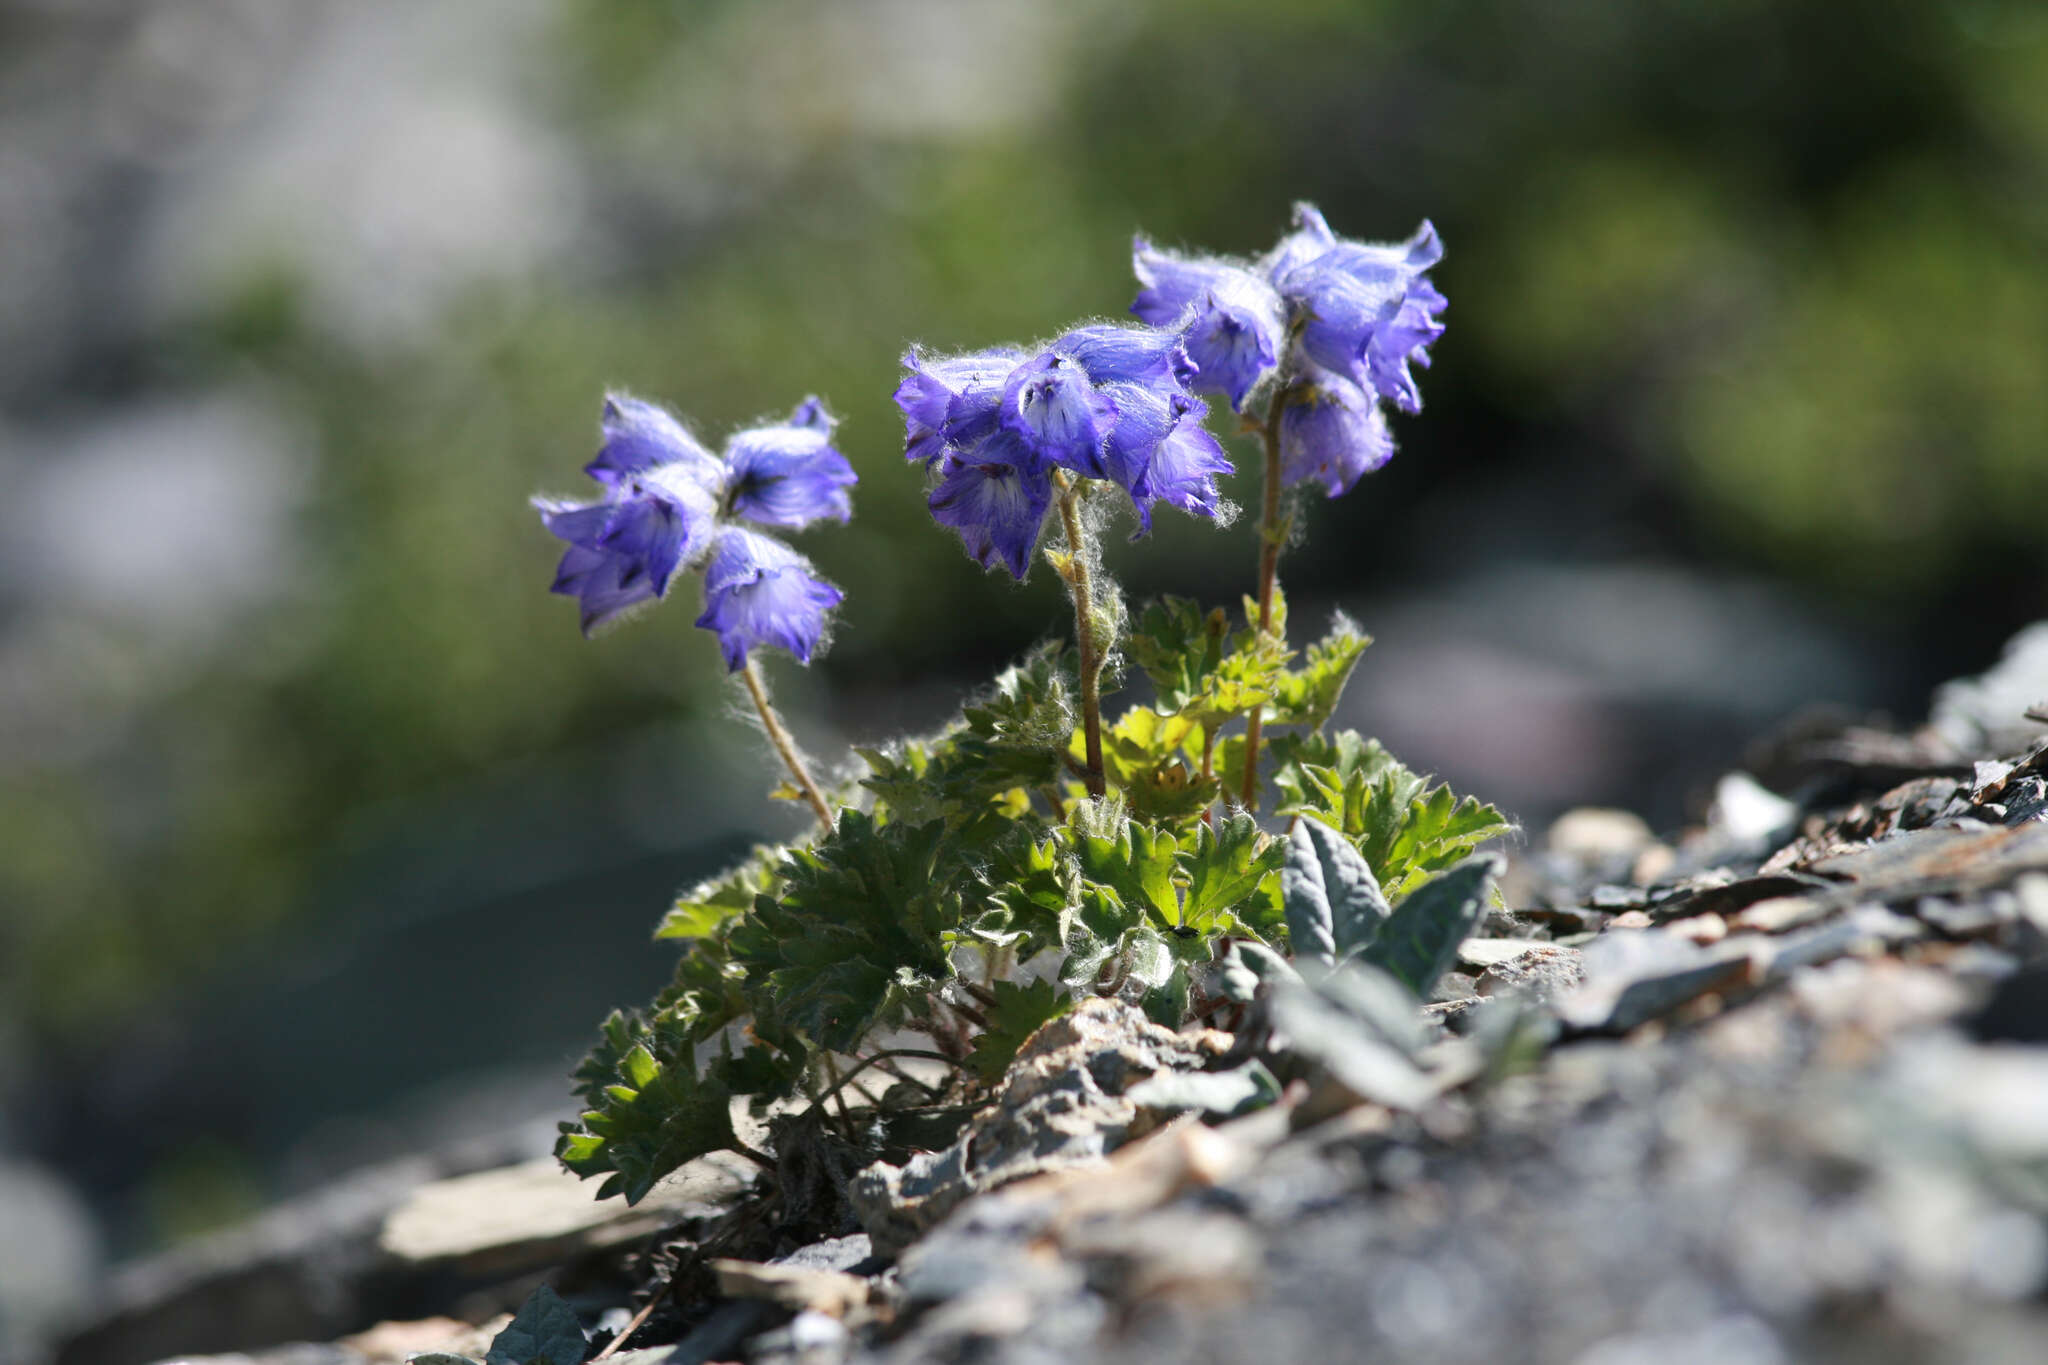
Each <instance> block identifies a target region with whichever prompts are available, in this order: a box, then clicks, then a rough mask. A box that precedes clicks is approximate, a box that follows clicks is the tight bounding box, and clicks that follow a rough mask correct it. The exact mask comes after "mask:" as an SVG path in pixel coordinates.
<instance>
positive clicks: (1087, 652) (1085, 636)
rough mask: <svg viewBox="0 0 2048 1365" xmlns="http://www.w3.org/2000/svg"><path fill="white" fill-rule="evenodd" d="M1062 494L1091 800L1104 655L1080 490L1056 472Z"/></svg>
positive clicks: (1096, 787)
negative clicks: (1097, 633) (1099, 642)
mask: <svg viewBox="0 0 2048 1365" xmlns="http://www.w3.org/2000/svg"><path fill="white" fill-rule="evenodd" d="M1052 477H1053V486H1054V487H1055V488H1057V489H1059V493H1060V522H1061V524H1062V525H1064V526H1065V527H1066V531H1067V561H1066V565H1065V567H1064V568H1063V569H1062V570H1061V575H1060V576H1061V577H1063V578H1065V579H1066V580H1067V586H1068V587H1069V588H1070V589H1072V591H1073V594H1074V634H1075V635H1076V636H1077V637H1078V639H1079V643H1080V646H1081V727H1082V734H1083V736H1084V738H1085V742H1086V744H1087V750H1088V767H1087V770H1086V771H1085V772H1083V773H1082V775H1081V780H1082V781H1083V782H1085V783H1087V786H1088V794H1089V795H1090V796H1100V795H1102V793H1103V781H1102V651H1101V650H1100V649H1099V648H1098V647H1097V642H1096V639H1095V591H1094V585H1093V584H1092V583H1091V582H1090V580H1089V574H1088V540H1087V535H1086V533H1085V532H1084V531H1083V530H1082V529H1081V489H1082V487H1083V485H1082V484H1080V483H1079V482H1078V481H1076V480H1073V479H1069V478H1068V477H1067V476H1066V473H1065V471H1063V470H1054V471H1053V476H1052Z"/></svg>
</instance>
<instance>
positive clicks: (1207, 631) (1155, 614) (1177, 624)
mask: <svg viewBox="0 0 2048 1365" xmlns="http://www.w3.org/2000/svg"><path fill="white" fill-rule="evenodd" d="M1228 634H1229V623H1228V622H1227V621H1226V620H1225V619H1224V614H1223V609H1222V608H1220V607H1219V608H1217V609H1216V610H1215V611H1212V612H1208V613H1204V612H1203V611H1202V608H1201V607H1200V605H1199V604H1197V603H1195V602H1194V601H1192V600H1191V599H1189V598H1185V597H1162V598H1160V599H1159V600H1158V601H1156V602H1153V603H1151V604H1150V605H1149V606H1147V607H1146V608H1145V609H1144V610H1143V611H1142V612H1140V613H1138V620H1137V624H1136V625H1135V626H1133V627H1132V628H1131V632H1130V634H1129V636H1127V637H1126V639H1125V642H1124V645H1125V648H1127V649H1128V650H1129V651H1130V653H1131V658H1132V659H1134V660H1135V661H1136V662H1137V665H1138V667H1140V668H1142V669H1144V670H1145V675H1146V676H1147V677H1149V678H1150V679H1152V686H1153V688H1154V689H1155V690H1156V691H1157V693H1158V695H1159V705H1160V707H1161V709H1163V710H1165V711H1169V712H1172V711H1179V710H1180V709H1181V708H1182V707H1184V706H1185V705H1187V703H1188V702H1189V701H1190V700H1191V699H1192V698H1194V697H1195V696H1197V695H1199V694H1200V693H1201V691H1202V689H1203V685H1204V683H1205V680H1206V679H1207V678H1208V676H1209V675H1210V674H1211V673H1213V672H1215V671H1216V669H1217V668H1218V667H1219V666H1220V665H1221V664H1222V662H1223V653H1224V645H1225V642H1226V639H1227V637H1228Z"/></svg>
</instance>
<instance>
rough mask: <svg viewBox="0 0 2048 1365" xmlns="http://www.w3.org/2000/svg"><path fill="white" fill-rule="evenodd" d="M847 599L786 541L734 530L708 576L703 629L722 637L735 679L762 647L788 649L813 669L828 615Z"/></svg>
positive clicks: (727, 532) (725, 533)
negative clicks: (751, 652)
mask: <svg viewBox="0 0 2048 1365" xmlns="http://www.w3.org/2000/svg"><path fill="white" fill-rule="evenodd" d="M845 597H846V594H845V593H843V592H841V591H840V590H839V589H838V588H835V587H833V586H832V585H831V584H830V583H827V582H826V581H825V580H824V579H822V578H819V577H818V576H817V574H816V572H815V571H813V569H812V568H811V562H810V561H809V560H807V559H805V558H804V557H803V556H802V555H800V554H798V553H797V552H796V551H795V550H792V549H790V548H789V547H788V546H787V545H784V544H783V543H782V542H781V541H779V540H775V539H772V538H770V537H768V536H763V535H756V534H755V533H754V532H752V531H748V530H745V529H744V528H742V527H738V526H728V527H726V528H725V529H724V530H722V531H720V532H719V534H718V542H717V544H716V545H714V546H713V547H712V550H711V562H710V564H709V565H707V566H706V568H705V571H704V614H703V615H702V616H699V617H698V618H697V624H698V625H700V626H702V627H703V628H704V629H706V630H711V631H716V632H717V633H718V646H719V648H720V649H721V650H722V651H724V654H725V666H726V667H727V668H728V669H730V670H732V671H733V672H735V673H736V672H738V671H739V670H740V669H741V668H742V667H744V666H745V664H746V662H747V651H748V650H749V649H752V648H755V647H756V646H759V645H775V646H777V647H779V648H782V649H786V650H788V651H789V652H790V653H791V654H794V655H796V657H797V659H798V661H799V662H801V663H806V664H807V663H809V662H810V661H811V654H812V652H813V651H814V650H816V649H817V647H818V642H819V641H820V640H821V639H822V638H823V637H824V634H825V614H826V613H827V612H829V611H830V610H831V609H832V608H834V607H836V606H838V605H839V604H840V602H842V601H844V600H845Z"/></svg>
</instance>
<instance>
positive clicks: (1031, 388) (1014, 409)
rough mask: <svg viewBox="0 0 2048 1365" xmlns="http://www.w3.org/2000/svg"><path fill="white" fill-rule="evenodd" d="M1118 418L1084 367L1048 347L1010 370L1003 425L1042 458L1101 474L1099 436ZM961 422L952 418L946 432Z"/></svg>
mask: <svg viewBox="0 0 2048 1365" xmlns="http://www.w3.org/2000/svg"><path fill="white" fill-rule="evenodd" d="M1115 421H1116V404H1115V403H1113V402H1111V401H1110V400H1109V398H1108V397H1107V396H1105V395H1104V394H1103V393H1102V392H1101V391H1100V390H1098V389H1097V388H1096V387H1095V385H1094V384H1093V383H1092V382H1091V381H1090V380H1089V378H1088V372H1087V371H1086V370H1084V369H1082V368H1081V366H1080V365H1079V364H1078V363H1076V362H1074V361H1072V360H1069V359H1067V358H1066V357H1064V356H1062V355H1060V354H1059V353H1058V352H1057V351H1047V352H1046V353H1045V354H1043V355H1041V356H1038V357H1036V358H1034V359H1031V360H1027V361H1025V362H1024V363H1023V364H1022V365H1019V366H1018V367H1017V368H1016V369H1014V370H1012V371H1011V372H1010V377H1009V379H1008V380H1007V381H1006V382H1005V383H1004V385H1003V398H1002V423H1003V429H1004V430H1006V431H1008V432H1010V433H1011V434H1012V435H1014V436H1016V437H1018V438H1019V439H1020V440H1022V441H1023V442H1024V444H1025V445H1027V446H1028V447H1030V449H1031V452H1032V454H1033V455H1035V456H1036V457H1037V458H1038V459H1039V460H1040V461H1042V462H1044V463H1046V464H1056V465H1060V466H1063V467H1064V468H1067V469H1071V470H1074V471H1075V472H1076V473H1080V474H1085V475H1087V476H1088V477H1089V478H1091V479H1099V478H1102V477H1103V472H1102V440H1103V437H1105V436H1107V435H1108V434H1109V429H1110V426H1111V425H1112V424H1113V423H1114V422H1115ZM963 425H964V424H963V423H961V422H958V421H956V422H954V423H953V424H951V426H950V427H949V428H948V434H949V437H952V439H955V440H957V439H959V437H958V436H957V435H955V433H958V432H960V431H961V428H962V426H963Z"/></svg>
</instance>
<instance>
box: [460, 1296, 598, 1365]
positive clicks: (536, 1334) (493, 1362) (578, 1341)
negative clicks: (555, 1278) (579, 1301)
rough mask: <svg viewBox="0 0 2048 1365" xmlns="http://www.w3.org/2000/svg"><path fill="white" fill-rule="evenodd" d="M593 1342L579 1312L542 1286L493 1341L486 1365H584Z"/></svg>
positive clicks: (528, 1298) (522, 1305)
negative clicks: (584, 1329)
mask: <svg viewBox="0 0 2048 1365" xmlns="http://www.w3.org/2000/svg"><path fill="white" fill-rule="evenodd" d="M589 1350H590V1341H589V1339H588V1338H587V1337H585V1336H584V1335H583V1324H582V1323H581V1322H580V1321H578V1320H577V1317H576V1310H575V1309H573V1308H571V1307H570V1306H569V1305H568V1304H566V1303H564V1302H563V1301H562V1296H561V1295H560V1294H557V1293H556V1292H555V1291H554V1290H552V1289H550V1288H548V1287H547V1286H546V1285H542V1286H541V1287H540V1288H538V1289H536V1290H534V1291H533V1293H532V1294H530V1295H529V1296H528V1297H527V1300H526V1302H525V1303H523V1304H521V1305H519V1311H518V1312H517V1313H515V1314H513V1316H512V1321H510V1322H508V1323H506V1324H505V1328H504V1330H503V1331H501V1332H499V1333H498V1335H497V1336H495V1337H493V1338H491V1349H490V1353H489V1354H488V1355H486V1356H485V1357H484V1365H583V1357H584V1356H585V1355H586V1354H588V1352H589Z"/></svg>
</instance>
